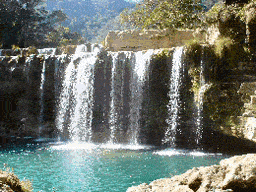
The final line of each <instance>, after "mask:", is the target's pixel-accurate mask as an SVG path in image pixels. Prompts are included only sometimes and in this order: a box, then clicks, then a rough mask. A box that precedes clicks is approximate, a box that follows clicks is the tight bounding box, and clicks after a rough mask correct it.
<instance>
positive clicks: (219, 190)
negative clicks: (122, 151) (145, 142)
mask: <svg viewBox="0 0 256 192" xmlns="http://www.w3.org/2000/svg"><path fill="white" fill-rule="evenodd" d="M244 187H246V188H244ZM231 189H235V190H236V191H239V192H243V191H244V192H245V191H246V192H253V191H256V154H247V155H242V156H234V157H231V158H227V159H223V160H221V161H220V164H219V165H212V166H207V167H197V168H193V169H190V170H188V171H187V172H186V173H184V174H181V175H177V176H174V177H172V178H164V179H158V180H155V181H153V182H151V183H150V184H146V183H143V184H141V185H139V186H133V187H130V188H128V189H127V192H167V191H171V192H193V191H197V192H206V191H215V192H228V191H233V190H231Z"/></svg>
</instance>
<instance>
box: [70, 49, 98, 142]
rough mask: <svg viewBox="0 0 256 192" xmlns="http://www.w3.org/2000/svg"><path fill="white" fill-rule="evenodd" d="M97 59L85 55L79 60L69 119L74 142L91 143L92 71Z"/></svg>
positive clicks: (87, 54) (91, 55) (89, 54)
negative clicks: (72, 107)
mask: <svg viewBox="0 0 256 192" xmlns="http://www.w3.org/2000/svg"><path fill="white" fill-rule="evenodd" d="M96 59H97V57H96V56H95V54H94V53H86V54H85V55H83V57H82V58H80V61H79V62H78V64H77V65H78V66H77V74H76V81H75V83H74V87H73V90H74V113H73V115H72V117H71V126H70V132H71V135H72V136H71V137H72V140H74V141H78V140H80V141H87V142H90V141H91V136H92V129H91V124H92V106H93V85H94V81H93V70H94V64H95V62H96Z"/></svg>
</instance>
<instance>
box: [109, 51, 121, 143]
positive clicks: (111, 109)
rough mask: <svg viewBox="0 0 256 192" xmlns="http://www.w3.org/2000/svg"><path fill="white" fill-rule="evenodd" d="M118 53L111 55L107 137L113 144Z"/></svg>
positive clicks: (115, 124) (115, 123) (116, 116)
mask: <svg viewBox="0 0 256 192" xmlns="http://www.w3.org/2000/svg"><path fill="white" fill-rule="evenodd" d="M117 57H118V53H114V54H113V55H112V58H113V66H112V74H111V77H112V80H111V81H112V82H111V93H110V97H111V104H110V119H109V128H110V138H109V143H110V144H114V143H115V141H114V139H115V134H116V131H117V129H118V126H119V125H118V122H117V120H118V112H117V111H116V110H117V109H116V107H115V97H114V95H115V80H114V76H115V73H116V65H117V63H118V58H117Z"/></svg>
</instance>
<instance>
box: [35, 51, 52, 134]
mask: <svg viewBox="0 0 256 192" xmlns="http://www.w3.org/2000/svg"><path fill="white" fill-rule="evenodd" d="M38 52H39V54H40V55H44V62H43V68H42V72H41V83H40V101H39V105H40V113H39V137H40V136H41V132H42V129H43V124H44V122H43V121H44V120H43V117H44V84H45V70H46V69H45V68H46V66H45V65H46V64H47V63H46V62H47V60H48V58H49V57H50V55H51V56H54V55H55V53H56V48H45V49H38ZM48 54H50V55H48Z"/></svg>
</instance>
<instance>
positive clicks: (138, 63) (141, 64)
mask: <svg viewBox="0 0 256 192" xmlns="http://www.w3.org/2000/svg"><path fill="white" fill-rule="evenodd" d="M152 55H153V50H152V49H151V50H148V51H147V52H143V51H138V52H136V53H135V55H134V60H135V61H133V65H132V68H133V69H132V77H131V85H130V87H131V88H130V89H131V102H130V127H129V131H130V133H131V136H130V141H129V142H130V144H132V145H138V144H139V141H138V135H139V119H140V110H141V104H142V99H143V97H142V94H143V90H142V87H143V84H144V81H145V74H146V71H147V67H148V66H149V62H150V59H151V57H152Z"/></svg>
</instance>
